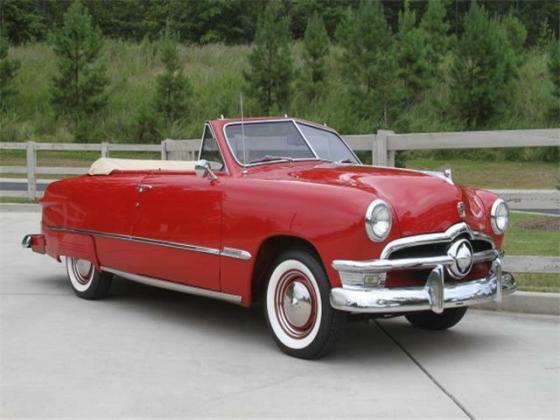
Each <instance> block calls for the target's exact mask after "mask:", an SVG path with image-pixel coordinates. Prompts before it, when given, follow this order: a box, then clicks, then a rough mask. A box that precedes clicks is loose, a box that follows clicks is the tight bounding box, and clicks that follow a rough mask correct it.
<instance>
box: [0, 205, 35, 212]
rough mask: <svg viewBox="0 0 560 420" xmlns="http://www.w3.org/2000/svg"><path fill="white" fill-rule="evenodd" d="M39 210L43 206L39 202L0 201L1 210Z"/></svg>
mask: <svg viewBox="0 0 560 420" xmlns="http://www.w3.org/2000/svg"><path fill="white" fill-rule="evenodd" d="M16 211H20V212H39V211H41V206H40V205H39V204H32V203H29V204H26V203H0V212H16Z"/></svg>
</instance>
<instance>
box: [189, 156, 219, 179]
mask: <svg viewBox="0 0 560 420" xmlns="http://www.w3.org/2000/svg"><path fill="white" fill-rule="evenodd" d="M194 171H195V173H196V176H199V177H201V178H205V177H208V179H210V180H215V179H218V177H217V176H216V174H215V173H214V171H212V168H211V167H210V162H208V161H207V160H206V159H200V160H198V161H196V163H195V164H194Z"/></svg>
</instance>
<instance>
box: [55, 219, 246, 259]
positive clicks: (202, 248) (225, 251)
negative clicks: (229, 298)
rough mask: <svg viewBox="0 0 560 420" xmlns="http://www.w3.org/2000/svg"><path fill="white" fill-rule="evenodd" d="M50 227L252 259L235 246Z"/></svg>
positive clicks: (56, 228) (62, 230) (64, 230)
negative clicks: (199, 244)
mask: <svg viewBox="0 0 560 420" xmlns="http://www.w3.org/2000/svg"><path fill="white" fill-rule="evenodd" d="M48 228H49V229H51V230H56V231H61V232H71V233H83V234H86V235H93V236H97V237H99V238H109V239H120V240H123V241H131V242H137V243H142V244H148V245H156V246H164V247H167V248H175V249H181V250H184V251H192V252H202V253H204V254H210V255H221V256H224V257H229V258H237V259H241V260H250V259H251V257H252V256H251V254H250V253H249V252H248V251H244V250H242V249H235V248H227V247H224V249H223V250H222V251H220V250H219V249H217V248H208V247H205V246H198V245H191V244H184V243H180V242H170V241H160V240H158V239H150V238H143V237H139V236H131V235H121V234H118V233H109V232H100V231H97V230H89V229H76V228H67V227H63V226H49V227H48Z"/></svg>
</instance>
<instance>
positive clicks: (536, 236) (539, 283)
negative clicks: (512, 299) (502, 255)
mask: <svg viewBox="0 0 560 420" xmlns="http://www.w3.org/2000/svg"><path fill="white" fill-rule="evenodd" d="M553 220H558V218H557V217H556V218H553V217H543V216H536V215H533V214H527V213H512V214H511V220H510V227H509V229H508V231H507V233H506V238H505V242H504V249H505V251H506V255H540V256H550V257H552V256H560V230H543V229H527V228H526V227H523V226H519V224H520V223H524V222H525V223H527V222H536V221H541V222H546V221H553ZM514 276H515V280H516V281H517V288H518V290H524V291H527V292H557V293H558V292H560V274H559V273H555V274H536V273H515V274H514Z"/></svg>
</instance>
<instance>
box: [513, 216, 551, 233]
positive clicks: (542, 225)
mask: <svg viewBox="0 0 560 420" xmlns="http://www.w3.org/2000/svg"><path fill="white" fill-rule="evenodd" d="M515 226H516V227H519V228H522V229H530V230H545V231H547V232H560V217H539V218H536V219H531V220H522V221H519V222H517V223H515Z"/></svg>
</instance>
